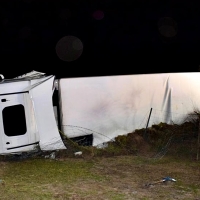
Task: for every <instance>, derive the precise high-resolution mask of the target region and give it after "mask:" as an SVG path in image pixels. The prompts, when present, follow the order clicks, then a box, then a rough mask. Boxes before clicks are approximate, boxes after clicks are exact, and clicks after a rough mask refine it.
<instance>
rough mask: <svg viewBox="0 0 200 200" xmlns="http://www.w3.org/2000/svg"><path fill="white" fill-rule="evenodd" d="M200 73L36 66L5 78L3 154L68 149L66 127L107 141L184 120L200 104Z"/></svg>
mask: <svg viewBox="0 0 200 200" xmlns="http://www.w3.org/2000/svg"><path fill="white" fill-rule="evenodd" d="M199 88H200V73H199V72H193V73H163V74H138V75H119V76H99V77H78V78H60V79H56V77H55V76H54V75H46V74H45V73H41V72H37V71H32V72H30V73H27V74H24V75H21V76H18V77H16V78H13V79H5V78H4V77H3V75H1V81H0V111H1V115H0V154H1V155H6V154H16V153H17V154H18V153H21V152H27V151H33V150H35V149H36V148H37V147H38V146H39V148H40V149H41V150H43V151H48V150H59V149H67V146H66V145H65V144H64V142H63V139H62V136H61V133H63V134H64V135H65V136H67V137H68V138H71V139H72V140H74V141H76V142H80V143H82V144H84V145H92V146H97V147H102V146H104V144H105V143H106V142H108V141H110V140H112V139H113V138H115V137H117V136H118V135H125V134H127V133H129V132H133V131H134V130H136V129H141V128H145V127H147V126H151V125H153V124H158V123H160V122H164V123H169V124H172V123H176V124H179V123H182V122H183V120H184V119H185V116H186V115H188V113H191V112H193V111H194V110H198V109H199V107H200V105H199V102H200V91H199Z"/></svg>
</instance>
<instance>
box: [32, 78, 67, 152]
mask: <svg viewBox="0 0 200 200" xmlns="http://www.w3.org/2000/svg"><path fill="white" fill-rule="evenodd" d="M53 81H54V76H49V77H48V78H46V80H45V81H43V82H42V83H41V84H38V85H36V86H35V87H33V88H30V95H31V97H32V99H33V102H34V109H35V115H36V121H37V128H38V131H39V136H40V142H39V144H40V148H41V149H42V150H55V149H66V147H65V145H64V143H63V141H62V138H61V136H60V133H59V130H58V127H57V124H56V119H55V115H54V109H53V103H52V87H53Z"/></svg>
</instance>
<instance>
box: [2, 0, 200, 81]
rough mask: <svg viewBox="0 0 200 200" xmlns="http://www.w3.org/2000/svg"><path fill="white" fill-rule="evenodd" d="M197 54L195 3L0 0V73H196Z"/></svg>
mask: <svg viewBox="0 0 200 200" xmlns="http://www.w3.org/2000/svg"><path fill="white" fill-rule="evenodd" d="M199 58H200V3H198V1H194V0H190V1H189V0H188V1H186V0H182V1H176V0H173V1H172V0H171V1H158V0H157V1H153V0H152V1H145V0H131V1H130V0H1V1H0V62H1V63H0V64H1V67H0V74H3V75H4V76H5V78H13V77H16V76H18V75H21V74H24V73H27V72H30V71H32V70H36V71H41V72H45V73H47V74H54V75H56V76H57V77H58V78H61V77H82V76H102V75H120V74H140V73H164V72H196V71H199V65H200V59H199Z"/></svg>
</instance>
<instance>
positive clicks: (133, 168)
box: [0, 155, 200, 200]
mask: <svg viewBox="0 0 200 200" xmlns="http://www.w3.org/2000/svg"><path fill="white" fill-rule="evenodd" d="M1 166H2V167H1V170H0V175H1V179H2V180H3V182H1V183H0V191H1V192H0V199H4V200H8V199H22V200H23V199H26V200H40V199H41V200H45V199H69V200H70V199H71V200H72V199H74V200H80V199H81V200H86V199H99V200H101V199H102V200H104V199H107V200H124V199H126V200H129V199H155V200H156V199H160V198H161V197H162V199H170V198H171V199H173V198H172V197H173V195H174V196H175V195H179V199H184V198H185V199H188V200H190V199H193V200H194V198H196V197H200V189H199V188H200V182H199V179H200V178H199V175H200V173H199V163H198V162H196V161H194V162H188V161H186V160H181V159H180V160H178V159H176V160H175V159H173V158H172V157H168V156H166V157H164V158H163V159H160V160H154V159H147V158H144V157H138V156H133V155H132V156H130V155H128V156H114V157H100V158H97V157H96V158H93V159H91V160H90V161H88V160H85V159H84V158H66V159H65V160H51V159H45V158H34V159H27V160H21V161H1ZM164 176H171V177H173V178H175V179H176V180H177V182H176V183H169V184H158V185H155V186H154V187H152V188H144V184H145V183H147V182H153V181H156V180H158V179H161V178H162V177H164Z"/></svg>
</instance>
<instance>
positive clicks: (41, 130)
mask: <svg viewBox="0 0 200 200" xmlns="http://www.w3.org/2000/svg"><path fill="white" fill-rule="evenodd" d="M1 77H2V80H1V81H0V112H1V114H0V154H1V155H5V154H10V153H21V152H26V151H31V150H34V149H35V148H37V146H38V145H39V147H40V149H41V150H56V149H66V147H65V145H64V143H63V141H62V138H61V136H60V133H59V130H58V127H57V124H56V120H55V114H54V109H53V104H52V95H53V91H54V80H55V77H54V76H53V75H49V76H46V75H45V74H44V73H40V72H36V71H32V72H30V73H28V74H25V75H22V76H20V77H16V78H14V79H4V77H3V76H1Z"/></svg>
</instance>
